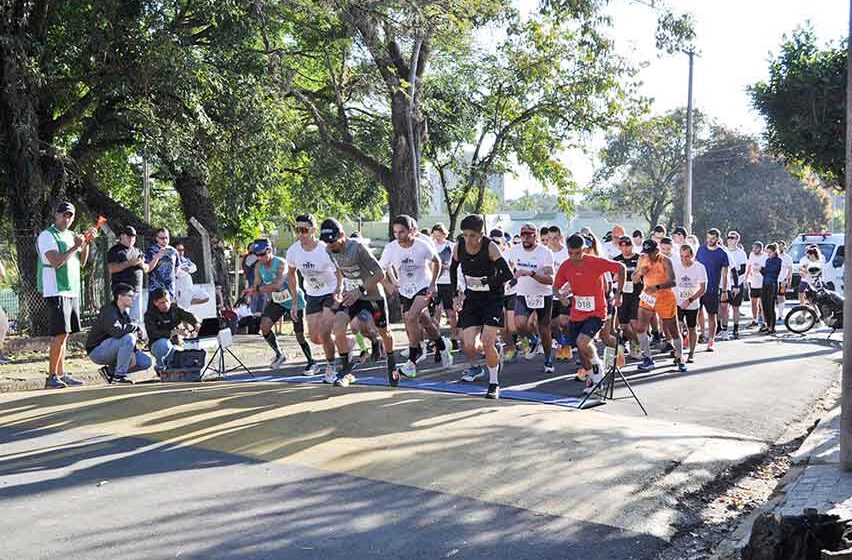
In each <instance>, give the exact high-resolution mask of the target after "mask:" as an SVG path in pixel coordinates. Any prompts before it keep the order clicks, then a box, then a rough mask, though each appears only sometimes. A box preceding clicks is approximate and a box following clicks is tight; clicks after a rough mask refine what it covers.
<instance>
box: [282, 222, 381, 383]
mask: <svg viewBox="0 0 852 560" xmlns="http://www.w3.org/2000/svg"><path fill="white" fill-rule="evenodd" d="M296 238H297V239H296V242H295V243H293V244H292V245H290V248H289V249H287V255H286V261H287V277H288V282H287V284H288V286H289V288H290V297H291V299H296V297H297V293H296V292H297V290H298V287H299V278H298V276H297V273H298V274H301V276H302V285H303V286H304V289H305V293H306V302H305V315H306V316H307V319H308V336H309V337H310V339H311V342H313V343H314V344H316V345H317V346H322V349H323V353H324V354H325V360H326V365H325V376H326V380H327V382H328V383H333V382H334V376H335V371H334V337H333V336H332V332H331V331H332V327H333V326H334V312H333V311H332V308H333V307H334V303H335V302H334V291H335V289H336V288H337V267H336V266H334V263H333V262H332V261H331V257H329V256H328V251H326V247H325V243H323V242H322V241H319V240H317V237H316V220H315V219H314V217H313V216H312V215H311V214H300V215H298V216H296ZM298 313H299V311H298V310H291V312H290V314H291V319H292V320H293V324H294V325H295V324H296V323H297V321H298V317H297V314H298ZM377 353H378V346H377V345H374V346H373V355H374V356H377ZM316 373H317V367H316V366H315V365H313V364H312V363H309V364H308V367H306V368H305V371H304V375H315V374H316Z"/></svg>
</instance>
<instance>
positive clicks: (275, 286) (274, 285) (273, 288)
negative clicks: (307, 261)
mask: <svg viewBox="0 0 852 560" xmlns="http://www.w3.org/2000/svg"><path fill="white" fill-rule="evenodd" d="M254 270H255V273H256V274H255V284H254V285H255V287H256V288H257V291H258V293H271V292H280V291H281V289H282V287H283V286H284V267H283V266H279V267H278V272H277V273H276V274H275V280H273V281H272V282H271V283H269V284H267V285H265V286H261V285H260V274H259V273H258V268H257V267H255V269H254ZM258 286H260V287H258Z"/></svg>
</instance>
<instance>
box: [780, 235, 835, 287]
mask: <svg viewBox="0 0 852 560" xmlns="http://www.w3.org/2000/svg"><path fill="white" fill-rule="evenodd" d="M808 245H816V246H817V247H819V250H820V252H822V256H823V257H825V267H824V268H823V279H824V280H825V281H826V282H833V283H834V289H835V290H838V291H842V290H843V284H844V276H845V275H844V268H843V261H844V257H845V235H844V234H842V233H831V232H809V233H800V234H799V235H797V236H796V237H795V238H794V239H793V240H792V241H791V242H790V243H789V244H788V245H787V253H788V254H789V255H790V256H791V257H793V286H792V288H793V290H795V289H797V288H798V287H799V262H800V261H801V260H802V257H804V256H805V249H807V247H808ZM793 290H790V291H788V292H787V297H788V298H789V297H791V296H792V297H795V294H796V291H793Z"/></svg>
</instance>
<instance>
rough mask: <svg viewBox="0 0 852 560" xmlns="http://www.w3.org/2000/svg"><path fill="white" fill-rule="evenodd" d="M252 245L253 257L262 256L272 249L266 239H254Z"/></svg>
mask: <svg viewBox="0 0 852 560" xmlns="http://www.w3.org/2000/svg"><path fill="white" fill-rule="evenodd" d="M253 245H254V246H253V247H252V252H253V253H254V254H255V255H263V254H265V253H266V251H267V250H268V249H270V248H271V247H272V245H270V244H269V240H268V239H255V240H254V243H253Z"/></svg>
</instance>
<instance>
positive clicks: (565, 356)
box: [548, 226, 572, 360]
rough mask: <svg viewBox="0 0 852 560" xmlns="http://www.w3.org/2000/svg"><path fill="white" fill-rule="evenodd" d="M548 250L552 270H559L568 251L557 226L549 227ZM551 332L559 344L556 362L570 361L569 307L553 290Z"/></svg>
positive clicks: (566, 257) (566, 258)
mask: <svg viewBox="0 0 852 560" xmlns="http://www.w3.org/2000/svg"><path fill="white" fill-rule="evenodd" d="M548 229H549V231H550V250H551V252H552V253H553V269H554V270H559V267H560V266H561V265H562V263H563V262H565V261H566V260H568V256H569V255H568V249H567V248H566V247H565V237H564V236H563V235H562V230H561V229H559V226H550V228H548ZM550 318H551V326H552V328H551V332H552V336H553V338H554V340H556V342H557V343H558V344H559V346H558V347H557V349H556V359H557V360H570V359H571V356H572V352H571V342H570V336H569V335H570V323H571V307H570V306H568V305H562V303H561V300H560V297H559V292H558V291H557V290H556V289H555V288H554V290H553V311H552V313H551V316H550Z"/></svg>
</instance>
